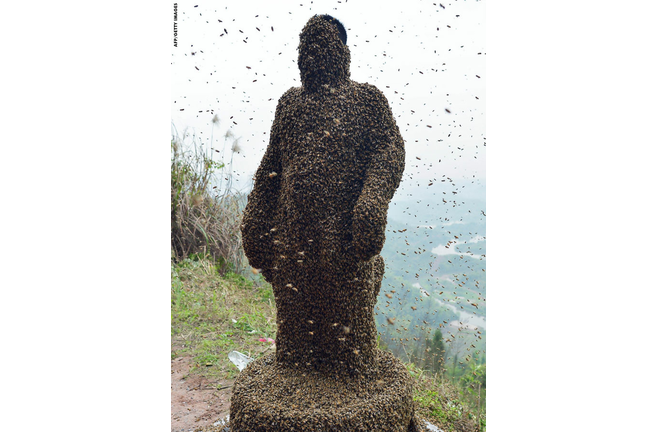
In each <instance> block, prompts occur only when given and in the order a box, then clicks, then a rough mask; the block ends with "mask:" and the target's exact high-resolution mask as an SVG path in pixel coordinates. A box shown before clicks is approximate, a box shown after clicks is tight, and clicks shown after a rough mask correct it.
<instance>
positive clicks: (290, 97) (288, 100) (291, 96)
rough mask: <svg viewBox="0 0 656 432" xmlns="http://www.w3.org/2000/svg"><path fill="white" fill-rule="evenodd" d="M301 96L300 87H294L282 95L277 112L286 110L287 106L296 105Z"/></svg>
mask: <svg viewBox="0 0 656 432" xmlns="http://www.w3.org/2000/svg"><path fill="white" fill-rule="evenodd" d="M300 94H301V88H300V87H292V88H290V89H288V90H287V91H286V92H285V93H283V94H282V96H280V99H278V107H277V108H276V110H280V109H284V108H285V107H286V106H289V105H290V104H294V103H295V102H296V101H297V100H298V98H299V96H300Z"/></svg>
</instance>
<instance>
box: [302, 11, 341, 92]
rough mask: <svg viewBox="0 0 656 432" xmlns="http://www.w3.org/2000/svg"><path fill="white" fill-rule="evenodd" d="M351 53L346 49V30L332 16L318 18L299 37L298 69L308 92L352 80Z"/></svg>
mask: <svg viewBox="0 0 656 432" xmlns="http://www.w3.org/2000/svg"><path fill="white" fill-rule="evenodd" d="M350 63H351V53H350V51H349V49H348V46H346V29H345V28H344V26H343V25H342V23H340V22H339V21H338V20H337V19H336V18H333V17H332V16H330V15H315V16H313V17H312V18H310V20H309V21H308V22H307V24H306V25H305V27H304V28H303V30H302V31H301V34H300V43H299V45H298V67H299V69H300V71H301V81H302V83H303V86H304V87H305V88H306V89H308V90H318V89H320V88H321V87H322V86H323V85H325V84H327V85H329V86H337V85H339V84H340V83H342V82H344V81H346V80H348V79H349V77H350V70H349V65H350Z"/></svg>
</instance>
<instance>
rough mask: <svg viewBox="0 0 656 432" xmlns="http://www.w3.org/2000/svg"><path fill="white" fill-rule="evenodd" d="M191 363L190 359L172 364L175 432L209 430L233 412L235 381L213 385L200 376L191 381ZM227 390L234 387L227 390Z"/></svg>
mask: <svg viewBox="0 0 656 432" xmlns="http://www.w3.org/2000/svg"><path fill="white" fill-rule="evenodd" d="M191 361H192V360H191V358H190V357H179V358H176V359H173V360H171V432H190V431H194V430H195V429H196V428H200V427H202V426H209V425H211V424H213V423H215V422H216V421H217V420H219V419H220V418H224V417H225V416H226V415H228V414H229V412H230V395H231V392H232V383H233V381H234V380H223V381H218V382H211V381H208V380H206V379H204V378H201V377H198V376H193V375H192V376H189V377H188V375H189V369H190V368H191V366H192V363H191ZM226 386H230V387H227V388H223V387H226ZM220 388H222V390H218V389H220Z"/></svg>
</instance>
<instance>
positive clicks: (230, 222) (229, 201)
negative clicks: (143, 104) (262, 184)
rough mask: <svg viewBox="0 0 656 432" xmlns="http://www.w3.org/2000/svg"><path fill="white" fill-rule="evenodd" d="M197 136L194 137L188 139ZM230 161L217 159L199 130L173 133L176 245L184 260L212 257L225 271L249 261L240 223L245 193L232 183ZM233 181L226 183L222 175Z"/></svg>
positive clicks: (177, 255)
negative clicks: (197, 134)
mask: <svg viewBox="0 0 656 432" xmlns="http://www.w3.org/2000/svg"><path fill="white" fill-rule="evenodd" d="M187 138H190V139H191V143H188V142H187V141H186V139H187ZM231 177H232V158H231V160H230V164H229V165H226V164H225V163H224V162H222V161H215V160H213V159H212V149H211V148H210V149H208V148H204V146H203V145H202V144H199V143H198V141H197V140H196V137H195V135H192V136H190V135H189V134H186V133H184V134H183V136H182V137H179V136H178V135H177V133H176V134H174V136H173V138H172V139H171V249H172V255H173V258H174V259H175V260H176V261H182V260H184V259H186V258H190V259H192V260H201V259H208V258H210V259H211V260H213V261H214V263H215V265H216V267H217V269H218V271H219V272H221V273H222V274H226V273H228V272H231V271H232V272H239V271H241V270H242V269H243V267H244V262H245V260H244V254H243V251H242V249H241V237H240V230H239V226H240V223H241V211H242V210H243V207H244V205H245V196H243V195H242V194H241V193H239V192H237V191H234V190H231V189H230V185H231V183H230V180H231ZM224 178H227V179H228V180H229V181H228V184H227V185H226V187H222V186H223V184H222V179H224Z"/></svg>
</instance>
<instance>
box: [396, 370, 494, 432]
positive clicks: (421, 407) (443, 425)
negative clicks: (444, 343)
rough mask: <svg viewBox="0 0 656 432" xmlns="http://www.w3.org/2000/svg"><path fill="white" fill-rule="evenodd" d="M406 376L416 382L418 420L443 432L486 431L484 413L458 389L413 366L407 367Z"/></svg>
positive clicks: (438, 376)
mask: <svg viewBox="0 0 656 432" xmlns="http://www.w3.org/2000/svg"><path fill="white" fill-rule="evenodd" d="M408 372H409V373H410V375H411V376H413V377H414V378H415V393H414V400H415V402H416V403H417V410H418V412H419V414H420V415H421V416H423V417H424V418H426V419H427V420H428V421H430V422H431V423H433V424H435V425H436V426H438V427H439V428H440V429H442V430H443V431H445V432H449V431H457V432H474V431H475V432H480V431H485V410H484V409H481V407H480V405H477V404H475V403H472V401H471V400H470V399H469V398H467V395H466V393H465V392H463V390H462V389H461V388H459V387H458V386H457V385H455V384H453V383H452V382H451V381H450V380H449V379H447V378H446V377H443V376H440V375H439V374H434V375H431V374H430V373H426V372H425V371H423V370H421V369H419V368H417V367H416V366H415V365H413V364H409V365H408Z"/></svg>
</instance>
